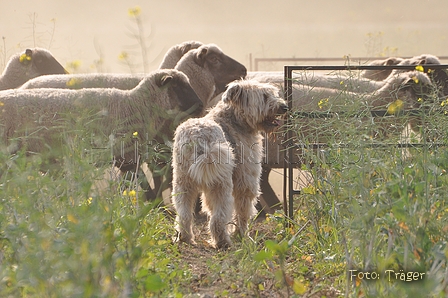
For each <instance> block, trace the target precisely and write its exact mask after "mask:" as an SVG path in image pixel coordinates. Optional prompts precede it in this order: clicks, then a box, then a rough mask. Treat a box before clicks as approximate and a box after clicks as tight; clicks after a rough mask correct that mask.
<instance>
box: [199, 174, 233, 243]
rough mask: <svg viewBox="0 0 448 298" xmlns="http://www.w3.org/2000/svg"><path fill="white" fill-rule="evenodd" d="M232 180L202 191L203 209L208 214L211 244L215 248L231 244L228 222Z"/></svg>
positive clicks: (231, 197) (230, 215) (230, 210)
mask: <svg viewBox="0 0 448 298" xmlns="http://www.w3.org/2000/svg"><path fill="white" fill-rule="evenodd" d="M232 188H233V185H232V182H231V181H230V182H228V181H223V182H222V183H220V184H215V185H213V187H210V188H208V189H206V190H205V191H204V196H203V197H202V198H203V202H202V203H203V209H204V211H206V212H207V213H208V214H209V216H210V223H209V229H210V235H211V238H212V239H211V244H212V245H213V246H214V247H216V248H226V247H229V246H230V245H232V241H231V240H230V235H229V232H228V224H229V223H230V222H231V221H232V213H233V206H234V205H233V196H232Z"/></svg>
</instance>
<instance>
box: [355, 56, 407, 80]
mask: <svg viewBox="0 0 448 298" xmlns="http://www.w3.org/2000/svg"><path fill="white" fill-rule="evenodd" d="M403 60H404V59H403V58H399V57H389V58H387V59H380V60H374V61H372V62H370V63H369V64H367V65H372V66H384V65H397V64H399V63H400V62H402V61H403ZM391 72H392V70H389V69H384V70H378V69H365V70H363V71H361V73H360V76H361V77H363V78H366V79H370V80H374V81H383V80H384V79H386V78H387V77H388V76H389V75H390V73H391Z"/></svg>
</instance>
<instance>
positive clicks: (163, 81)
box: [157, 75, 173, 87]
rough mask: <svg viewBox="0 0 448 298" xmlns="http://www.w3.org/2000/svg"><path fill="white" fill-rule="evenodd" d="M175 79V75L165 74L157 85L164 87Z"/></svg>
mask: <svg viewBox="0 0 448 298" xmlns="http://www.w3.org/2000/svg"><path fill="white" fill-rule="evenodd" d="M172 79H173V76H170V75H164V76H162V77H161V78H160V79H159V80H158V81H157V86H159V87H162V86H165V85H166V84H168V83H169V82H171V80H172Z"/></svg>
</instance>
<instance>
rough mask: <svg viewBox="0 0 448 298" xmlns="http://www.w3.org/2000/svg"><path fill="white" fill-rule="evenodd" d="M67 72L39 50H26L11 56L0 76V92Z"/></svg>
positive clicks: (46, 52)
mask: <svg viewBox="0 0 448 298" xmlns="http://www.w3.org/2000/svg"><path fill="white" fill-rule="evenodd" d="M64 73H67V71H66V70H65V69H64V67H62V65H61V64H60V63H59V62H58V61H57V60H56V59H55V58H54V57H53V55H52V54H51V53H50V52H49V51H47V50H45V49H41V48H34V49H32V50H31V49H26V50H25V52H24V53H17V54H15V55H13V56H12V57H11V58H10V59H9V61H8V63H7V64H6V67H5V69H4V71H3V73H2V75H1V76H0V90H6V89H13V88H17V87H19V86H20V85H22V84H23V83H25V82H26V81H28V80H29V79H32V78H35V77H38V76H41V75H46V74H64Z"/></svg>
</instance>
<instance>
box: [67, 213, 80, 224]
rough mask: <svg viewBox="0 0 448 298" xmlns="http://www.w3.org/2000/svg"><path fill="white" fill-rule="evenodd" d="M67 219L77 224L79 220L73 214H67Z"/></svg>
mask: <svg viewBox="0 0 448 298" xmlns="http://www.w3.org/2000/svg"><path fill="white" fill-rule="evenodd" d="M67 219H68V221H69V222H71V223H74V224H77V223H78V222H79V221H78V219H77V218H76V217H75V216H74V215H73V214H67Z"/></svg>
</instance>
